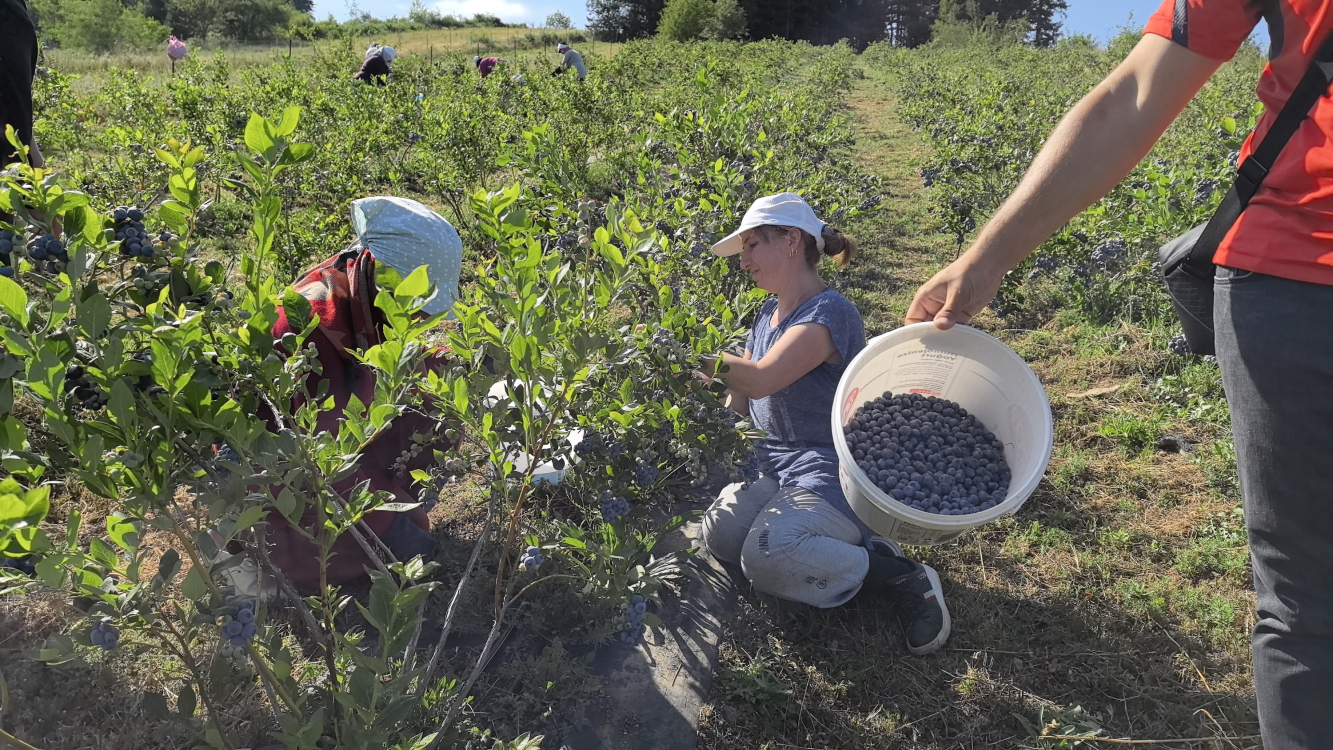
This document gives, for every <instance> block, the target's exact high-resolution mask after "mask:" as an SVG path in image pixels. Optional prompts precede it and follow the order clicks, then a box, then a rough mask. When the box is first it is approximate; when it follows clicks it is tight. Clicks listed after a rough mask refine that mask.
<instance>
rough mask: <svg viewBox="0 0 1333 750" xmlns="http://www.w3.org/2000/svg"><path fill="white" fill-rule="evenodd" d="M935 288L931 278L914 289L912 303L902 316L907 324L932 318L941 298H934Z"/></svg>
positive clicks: (937, 310)
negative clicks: (914, 294)
mask: <svg viewBox="0 0 1333 750" xmlns="http://www.w3.org/2000/svg"><path fill="white" fill-rule="evenodd" d="M935 289H936V284H935V280H934V279H931V280H930V281H927V282H926V283H925V284H923V285H922V286H921V288H920V289H918V290H917V291H916V296H914V297H912V304H911V305H910V306H908V308H907V316H906V318H904V322H905V323H907V325H911V324H913V323H924V322H926V321H927V320H932V319H934V317H935V314H936V313H937V312H939V309H940V306H941V304H942V303H941V300H938V299H935V298H934V295H935Z"/></svg>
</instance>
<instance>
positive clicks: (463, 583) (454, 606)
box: [417, 490, 499, 695]
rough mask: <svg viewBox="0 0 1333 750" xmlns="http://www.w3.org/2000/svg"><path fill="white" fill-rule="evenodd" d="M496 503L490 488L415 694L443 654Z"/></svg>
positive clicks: (488, 532)
mask: <svg viewBox="0 0 1333 750" xmlns="http://www.w3.org/2000/svg"><path fill="white" fill-rule="evenodd" d="M498 505H499V501H498V498H497V493H496V492H495V491H494V490H492V491H491V500H490V502H489V503H487V506H486V523H485V524H483V525H482V528H481V535H480V536H478V537H477V543H476V544H475V545H473V547H472V556H471V557H470V558H468V561H467V567H466V568H464V569H463V577H462V579H460V580H459V582H458V586H457V587H455V588H454V596H453V598H452V599H450V600H449V609H448V610H446V611H445V614H444V625H443V626H442V628H441V630H440V640H439V641H437V642H436V643H435V650H434V651H433V652H431V655H430V664H429V665H428V666H427V667H426V674H425V676H424V677H423V678H422V679H421V684H420V685H418V686H417V695H421V694H422V693H423V692H425V690H426V688H427V687H428V686H429V685H430V683H431V680H432V679H434V677H435V670H436V668H437V667H438V666H439V664H440V657H441V656H443V654H444V642H445V641H446V640H448V639H449V631H450V630H452V629H453V627H454V615H456V614H457V613H458V602H459V600H461V599H462V598H463V590H464V589H465V588H467V584H468V581H469V579H471V577H472V571H473V570H474V569H475V568H476V566H477V560H478V559H479V558H480V557H481V550H482V548H483V547H485V546H486V542H487V541H488V540H489V539H490V536H491V526H492V523H493V522H494V520H495V510H496V506H498ZM418 630H419V629H418Z"/></svg>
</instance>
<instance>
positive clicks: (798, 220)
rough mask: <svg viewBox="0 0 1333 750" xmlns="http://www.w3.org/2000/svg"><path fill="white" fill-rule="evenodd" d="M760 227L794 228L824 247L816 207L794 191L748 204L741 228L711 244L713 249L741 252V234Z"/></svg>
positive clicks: (723, 252)
mask: <svg viewBox="0 0 1333 750" xmlns="http://www.w3.org/2000/svg"><path fill="white" fill-rule="evenodd" d="M763 226H778V227H796V228H798V229H803V230H805V231H806V232H807V233H808V234H810V235H811V236H813V237H814V238H815V245H816V246H817V247H818V248H819V249H820V250H821V251H822V250H823V249H824V222H822V221H820V220H819V217H818V216H815V210H814V209H813V208H810V204H809V203H806V202H805V199H804V198H802V197H801V196H800V195H799V194H797V193H778V194H777V195H766V196H764V197H763V198H760V199H758V200H756V201H755V202H754V203H752V204H751V205H750V208H749V210H748V211H746V212H745V217H744V218H742V219H741V226H740V229H737V230H736V231H734V232H732V233H731V234H729V235H727V236H726V237H724V238H723V239H722V241H721V242H719V243H717V244H716V245H713V252H714V253H715V254H717V255H721V256H722V257H724V258H725V257H727V256H728V255H735V254H736V253H739V252H740V251H741V247H742V243H741V235H742V234H744V233H746V232H748V231H750V230H751V229H754V228H756V227H763Z"/></svg>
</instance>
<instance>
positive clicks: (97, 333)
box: [78, 293, 111, 341]
mask: <svg viewBox="0 0 1333 750" xmlns="http://www.w3.org/2000/svg"><path fill="white" fill-rule="evenodd" d="M78 318H79V328H80V329H82V330H83V332H84V334H86V335H87V336H88V338H90V339H93V340H94V341H96V340H97V339H100V338H102V333H103V332H104V331H106V329H107V326H109V325H111V302H110V301H109V300H107V298H106V295H104V294H100V293H94V294H91V295H89V296H88V299H86V300H84V301H82V302H80V303H79V308H78Z"/></svg>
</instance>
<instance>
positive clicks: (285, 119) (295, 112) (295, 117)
mask: <svg viewBox="0 0 1333 750" xmlns="http://www.w3.org/2000/svg"><path fill="white" fill-rule="evenodd" d="M300 122H301V108H300V107H288V108H287V109H285V110H283V111H282V116H281V117H279V118H278V124H277V125H276V126H275V127H274V132H275V134H276V135H277V136H279V137H281V138H285V137H287V136H289V135H291V134H292V133H295V132H296V126H297V124H298V123H300Z"/></svg>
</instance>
